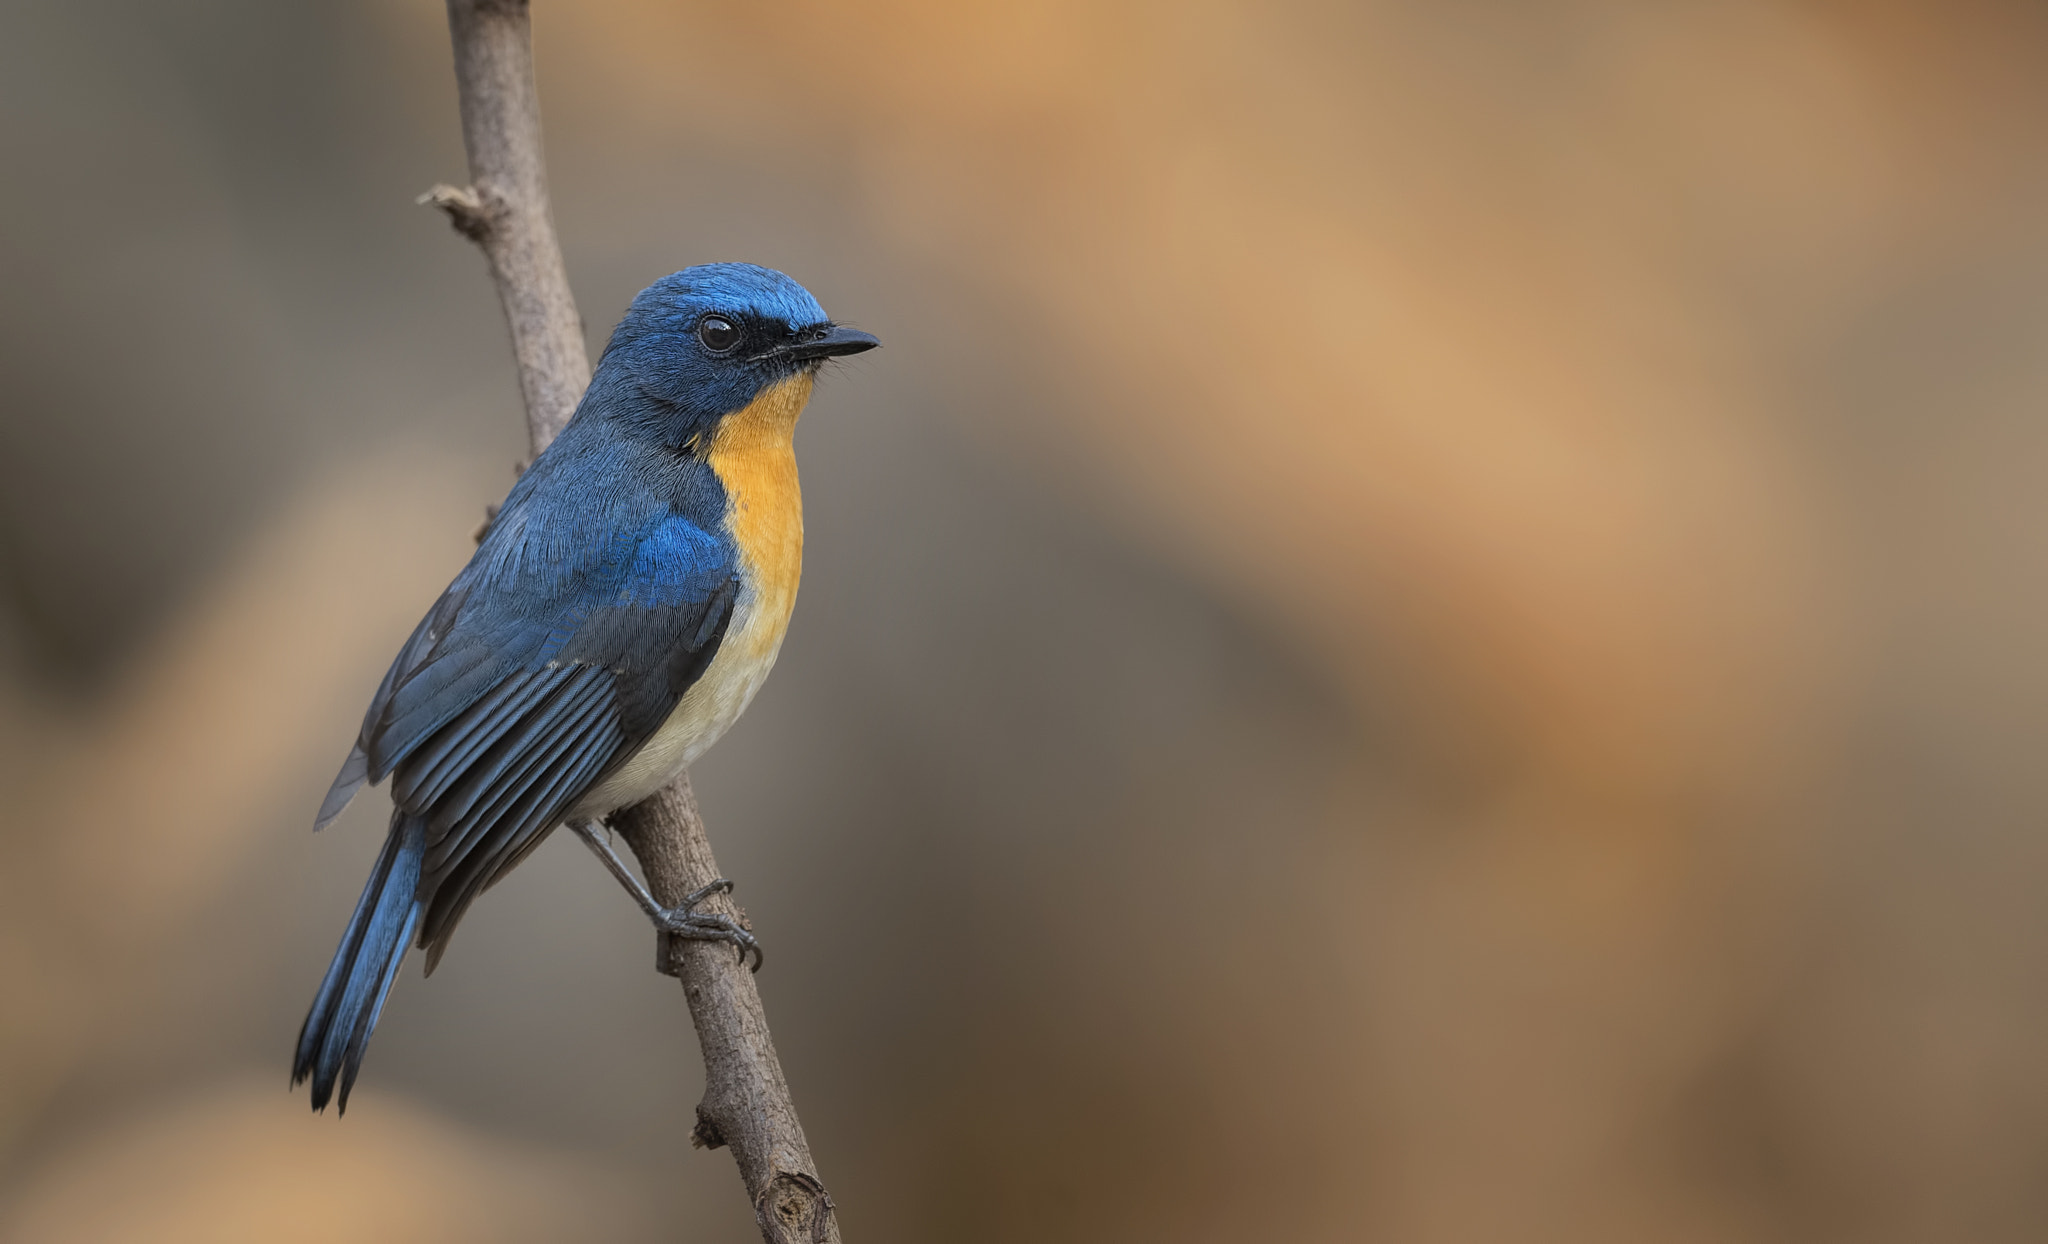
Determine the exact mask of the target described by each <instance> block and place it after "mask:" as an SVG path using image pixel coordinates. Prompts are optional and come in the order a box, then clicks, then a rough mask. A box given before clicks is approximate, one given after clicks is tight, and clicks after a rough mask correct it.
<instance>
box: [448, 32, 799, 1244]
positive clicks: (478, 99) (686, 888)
mask: <svg viewBox="0 0 2048 1244" xmlns="http://www.w3.org/2000/svg"><path fill="white" fill-rule="evenodd" d="M448 29H449V33H450V35H451V36H452V38H453V40H454V45H455V77H456V85H457V87H458V89H459V91H460V94H461V99H462V138H463V143H464V145H465V146H466V147H467V148H468V150H469V169H470V177H471V179H472V183H473V184H472V185H471V186H470V187H468V188H458V187H454V186H435V187H434V188H433V189H432V190H429V191H428V192H427V193H426V194H424V195H422V196H421V198H420V202H421V203H424V204H430V205H432V206H434V207H437V208H439V209H440V210H441V211H443V212H445V213H447V215H448V219H449V221H450V223H452V224H453V225H454V226H455V228H456V230H457V231H458V232H460V233H461V234H462V235H463V236H464V237H466V238H468V239H470V240H471V241H473V242H475V243H476V244H477V245H478V246H479V247H481V248H482V250H483V252H484V255H485V256H486V257H487V258H488V259H489V261H490V265H491V276H492V278H493V279H494V280H495V281H496V282H497V286H498V297H499V300H500V301H501V302H503V304H504V307H505V319H506V321H507V322H508V324H509V325H510V327H511V330H512V348H513V353H514V355H515V356H516V357H517V359H518V362H519V388H520V392H521V393H522V394H523V395H524V397H525V399H526V420H527V430H528V432H529V434H530V435H531V437H532V441H533V452H534V454H535V455H536V456H537V455H539V453H540V451H541V450H543V449H545V448H546V447H547V444H548V442H549V441H551V440H553V439H554V437H555V434H556V433H557V432H560V431H561V430H562V427H563V425H564V424H566V423H568V422H569V416H570V415H572V414H574V413H575V410H576V403H577V402H578V401H579V400H580V399H581V398H582V396H583V391H584V389H586V388H588V387H589V384H590V359H589V355H588V354H587V353H586V352H585V350H584V346H583V323H582V319H581V317H580V316H579V315H578V314H577V312H576V302H575V299H574V297H573V296H572V295H571V294H570V292H569V277H568V271H567V269H566V267H565V266H564V265H563V262H562V249H561V246H560V244H559V243H557V241H556V240H555V227H554V219H553V217H552V215H551V213H550V211H549V208H548V191H547V173H546V169H545V166H544V165H543V164H542V162H541V142H540V104H539V100H538V98H537V97H536V95H535V92H534V85H533V50H532V32H531V24H530V21H529V15H528V5H527V0H448ZM613 819H614V823H615V824H616V825H617V827H618V829H619V831H620V833H621V834H622V836H624V838H625V839H626V843H627V845H628V846H630V847H631V848H632V850H633V854H634V855H635V856H636V857H638V859H639V861H640V868H641V871H642V872H644V873H645V874H646V875H647V887H648V889H649V890H650V891H651V892H652V893H653V894H654V897H655V898H656V899H657V900H658V901H660V902H661V903H662V904H663V905H664V906H669V907H673V906H676V905H677V904H679V903H680V902H681V901H682V899H683V896H684V895H686V894H689V893H690V892H691V891H692V890H695V889H697V888H698V887H700V886H703V885H705V884H706V883H708V882H710V881H711V880H712V879H713V878H715V877H717V876H718V875H719V872H718V864H717V861H715V860H714V859H713V858H712V855H711V843H710V840H709V839H707V838H706V837H705V835H704V822H703V819H702V818H701V817H700V816H699V815H698V813H697V800H696V796H695V795H694V794H693V793H692V791H691V789H690V779H689V777H688V775H685V776H683V777H681V778H678V779H677V780H676V782H675V784H674V785H672V786H670V787H669V788H668V789H666V790H664V791H662V792H661V793H660V794H658V795H656V796H654V797H653V798H651V799H649V800H647V801H646V802H644V803H641V804H639V805H637V806H635V807H632V808H628V809H626V810H625V811H623V812H620V813H619V814H618V815H617V816H616V817H614V818H613ZM704 909H708V910H712V911H717V912H719V913H720V914H723V915H726V916H728V917H731V918H733V919H737V920H744V918H745V917H744V915H743V914H742V913H741V912H740V910H739V908H738V907H737V906H736V905H734V904H733V902H732V900H731V899H730V898H728V897H727V896H725V895H716V896H714V897H712V898H710V899H708V900H707V901H706V903H705V904H704ZM657 937H658V944H659V947H660V953H659V956H658V958H659V962H658V964H657V967H658V968H659V969H660V970H661V971H663V972H666V973H668V974H669V975H672V976H678V977H680V978H681V979H682V982H683V994H684V996H685V997H686V998H687V999H688V1000H689V1004H690V1018H691V1020H692V1021H693V1022H694V1023H695V1024H696V1028H697V1043H698V1045H699V1047H700V1048H701V1050H702V1052H703V1055H704V1098H703V1101H702V1102H701V1103H700V1104H699V1105H698V1107H697V1126H696V1128H695V1130H693V1132H692V1133H691V1138H692V1140H693V1142H694V1143H696V1144H697V1145H698V1146H700V1147H704V1148H713V1149H715V1148H718V1147H720V1146H722V1145H730V1146H731V1148H732V1152H733V1158H734V1160H735V1161H736V1162H737V1163H738V1164H739V1168H740V1178H741V1179H742V1180H743V1181H744V1182H745V1184H746V1188H747V1195H748V1197H749V1198H751V1199H752V1201H753V1203H754V1216H755V1219H756V1220H757V1221H758V1222H759V1223H760V1226H761V1238H762V1239H764V1240H766V1241H768V1244H838V1240H839V1224H838V1220H837V1217H836V1215H835V1214H834V1213H833V1206H832V1198H831V1196H829V1195H828V1194H827V1193H826V1191H825V1186H824V1184H822V1183H820V1182H819V1180H818V1174H817V1165H816V1164H815V1163H814V1162H813V1161H812V1160H811V1151H810V1145H809V1144H808V1142H806V1141H805V1139H804V1131H803V1125H802V1124H801V1123H800V1122H798V1120H797V1115H796V1107H795V1105H794V1104H792V1102H791V1101H790V1096H789V1085H788V1084H787V1083H786V1082H785V1081H784V1080H783V1077H782V1063H781V1061H780V1060H779V1059H777V1058H776V1056H775V1042H774V1040H773V1038H772V1037H770V1035H769V1032H768V1018H767V1014H766V1012H765V1011H763V1009H762V1007H761V994H760V991H759V990H758V989H757V988H756V987H755V983H754V976H753V973H751V972H749V971H748V970H746V968H745V967H743V966H741V962H740V960H739V957H738V956H736V955H735V954H734V952H733V949H732V947H731V946H729V945H727V944H724V943H715V942H699V941H687V940H684V939H681V938H674V937H670V936H669V935H667V934H659V935H657Z"/></svg>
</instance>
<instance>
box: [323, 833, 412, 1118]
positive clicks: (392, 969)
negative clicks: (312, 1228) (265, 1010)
mask: <svg viewBox="0 0 2048 1244" xmlns="http://www.w3.org/2000/svg"><path fill="white" fill-rule="evenodd" d="M426 831H427V827H426V823H425V822H424V821H421V820H419V819H418V818H417V817H411V816H407V815H405V814H404V813H402V812H394V813H393V814H392V817H391V835H390V836H389V837H387V838H386V839H385V840H384V851H383V853H382V854H381V855H379V856H378V857H377V867H376V868H375V869H374V870H373V871H372V872H371V873H370V883H369V884H368V885H366V886H364V887H363V897H362V900H361V901H360V902H358V903H357V904H356V914H355V915H353V916H351V917H349V922H348V932H347V933H344V934H343V935H342V938H341V948H340V949H339V950H337V951H335V952H334V962H333V963H332V964H330V965H328V968H327V977H326V979H324V980H322V981H321V982H320V993H319V994H318V996H316V997H315V998H314V999H313V1009H312V1010H311V1011H309V1012H307V1013H306V1024H305V1027H303V1028H301V1029H299V1052H298V1055H297V1057H295V1058H294V1059H293V1060H292V1083H293V1084H294V1085H296V1084H298V1083H299V1082H300V1081H301V1080H304V1079H306V1078H307V1077H308V1076H311V1077H312V1079H313V1109H315V1110H325V1109H326V1108H327V1101H328V1098H330V1097H331V1096H333V1094H334V1084H335V1081H336V1079H339V1080H340V1081H341V1109H342V1110H343V1111H344V1112H345V1111H347V1110H348V1091H349V1089H350V1088H351V1087H352V1086H353V1085H354V1084H355V1082H356V1069H357V1068H359V1067H361V1066H362V1063H363V1051H364V1050H365V1049H366V1048H368V1046H369V1044H370V1034H371V1033H372V1032H373V1031H375V1030H376V1027H377V1016H378V1015H380V1014H382V1013H383V1010H384V995H386V994H388V993H390V992H391V982H392V981H394V980H396V979H397V978H398V965H399V964H401V963H403V962H405V952H406V951H407V950H409V949H411V948H412V937H413V930H414V929H416V928H417V927H418V926H419V922H420V904H419V899H418V890H419V884H420V858H421V857H422V856H423V855H424V854H425V853H426Z"/></svg>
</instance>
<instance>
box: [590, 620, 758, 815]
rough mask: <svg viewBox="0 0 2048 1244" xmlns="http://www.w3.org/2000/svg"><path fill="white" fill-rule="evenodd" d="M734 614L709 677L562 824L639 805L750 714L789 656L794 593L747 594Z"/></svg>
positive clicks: (686, 694)
mask: <svg viewBox="0 0 2048 1244" xmlns="http://www.w3.org/2000/svg"><path fill="white" fill-rule="evenodd" d="M746 595H751V596H753V597H754V599H751V600H749V599H746V598H745V596H743V597H742V599H741V600H740V602H739V604H738V606H737V607H736V608H735V610H734V615H733V620H732V624H731V625H730V626H728V627H727V628H726V632H725V641H724V642H723V643H721V644H720V645H719V647H718V655H717V656H715V657H713V658H712V659H711V665H710V666H709V668H707V669H706V670H705V671H704V673H703V676H702V677H700V678H698V679H697V681H696V682H694V683H692V684H691V685H690V689H689V690H688V691H685V692H684V693H683V698H682V701H681V702H680V703H678V704H677V705H676V706H675V709H674V710H673V711H672V712H670V713H669V715H668V720H667V721H664V722H662V723H661V726H660V728H659V729H657V730H656V731H655V732H654V734H653V735H652V736H650V737H649V738H648V740H647V742H646V743H645V744H644V745H643V746H642V747H641V748H640V750H639V751H637V752H635V753H633V758H632V759H631V760H628V761H627V762H626V763H625V764H623V765H621V766H619V767H618V768H617V769H615V770H613V771H612V773H611V776H609V777H607V778H606V779H605V780H604V781H602V782H600V783H598V784H597V785H596V786H594V787H592V788H591V790H590V793H589V794H587V795H585V796H584V797H583V798H582V799H581V800H579V801H578V802H577V804H576V806H575V807H574V808H573V809H571V810H570V812H569V814H568V815H567V816H565V817H563V818H562V819H563V820H565V821H579V820H584V819H587V818H589V817H593V816H604V815H606V814H607V813H609V812H611V811H613V810H614V809H617V808H623V807H625V806H627V805H628V804H635V803H638V802H640V801H641V800H642V799H645V798H647V797H648V796H649V795H652V794H653V793H654V792H656V791H658V790H660V789H661V788H662V787H664V786H667V785H668V784H669V783H670V782H673V781H675V780H676V778H678V777H680V776H681V775H682V772H683V770H684V769H687V768H688V767H690V766H691V765H692V764H695V763H696V761H697V758H698V757H699V756H702V755H703V754H704V753H705V752H707V751H709V750H710V749H711V745H712V744H713V743H716V742H718V740H719V738H720V737H721V736H722V735H724V734H725V732H726V731H727V730H730V729H731V728H732V723H734V722H736V721H738V720H739V719H740V714H741V713H744V712H745V711H747V705H748V704H750V703H752V702H753V699H754V693H755V692H757V691H759V690H760V689H761V684H762V683H764V682H766V681H768V671H769V670H771V669H774V668H775V658H776V656H777V654H779V653H780V652H781V651H782V636H783V634H784V633H785V632H786V631H787V630H788V628H789V613H790V608H791V606H793V605H794V604H795V603H796V595H795V593H794V592H789V593H774V595H776V596H780V597H782V599H779V600H770V599H762V597H763V596H765V595H768V594H767V593H748V594H746Z"/></svg>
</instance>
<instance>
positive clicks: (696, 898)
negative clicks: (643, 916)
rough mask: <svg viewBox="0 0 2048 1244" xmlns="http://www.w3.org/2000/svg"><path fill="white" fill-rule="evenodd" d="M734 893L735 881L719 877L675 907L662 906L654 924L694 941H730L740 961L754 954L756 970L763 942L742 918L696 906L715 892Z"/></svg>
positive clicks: (686, 896)
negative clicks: (719, 914)
mask: <svg viewBox="0 0 2048 1244" xmlns="http://www.w3.org/2000/svg"><path fill="white" fill-rule="evenodd" d="M730 893H732V882H730V881H727V880H726V879H725V878H723V877H720V878H719V879H718V880H716V881H714V882H712V883H711V884H710V885H707V886H701V887H699V888H698V889H695V890H692V891H690V893H688V894H686V895H684V896H683V901H682V902H680V903H678V904H676V905H675V906H674V907H665V908H662V909H661V910H660V911H659V912H655V913H650V914H652V915H653V916H654V924H655V927H656V928H659V929H660V930H661V931H662V932H664V933H669V934H673V935H674V936H676V937H680V938H685V939H687V940H689V941H693V942H731V943H732V944H733V946H734V947H735V948H736V949H737V950H738V951H739V956H740V962H741V963H745V962H746V961H747V956H748V955H752V956H754V970H755V971H756V972H758V971H760V970H761V961H762V959H763V955H762V953H761V943H760V941H759V940H757V939H756V938H755V937H754V935H753V934H752V933H751V932H749V931H748V930H747V928H746V927H745V926H744V925H742V924H741V923H740V922H739V921H737V920H733V919H731V918H729V917H726V916H716V915H711V914H709V913H705V912H699V911H697V910H696V907H697V904H699V903H701V902H703V901H704V900H705V899H707V898H710V897H711V896H712V895H714V894H730Z"/></svg>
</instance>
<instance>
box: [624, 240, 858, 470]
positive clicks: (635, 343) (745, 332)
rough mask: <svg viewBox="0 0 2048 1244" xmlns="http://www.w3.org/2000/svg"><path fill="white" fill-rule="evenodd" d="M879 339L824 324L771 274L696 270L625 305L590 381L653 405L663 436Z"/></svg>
mask: <svg viewBox="0 0 2048 1244" xmlns="http://www.w3.org/2000/svg"><path fill="white" fill-rule="evenodd" d="M880 344H881V342H879V341H877V340H875V338H873V337H872V336H869V335H868V334H867V333H864V332H860V331H859V330H857V329H851V328H843V327H841V326H839V325H837V324H834V323H833V322H832V321H831V320H830V319H828V318H826V315H825V309H824V308H823V307H821V306H819V305H818V300H817V299H816V298H813V297H811V293H810V291H809V290H807V289H805V288H804V287H803V286H801V285H799V284H797V283H796V282H795V281H793V280H791V279H790V278H789V277H787V276H784V275H783V274H782V273H780V272H777V271H775V270H774V269H773V268H763V267H759V266H757V265H755V264H747V263H714V264H700V265H699V266H697V267H694V268H685V269H683V270H682V271H681V272H678V273H675V274H674V275H672V276H665V277H663V278H662V279H660V280H659V281H656V282H655V283H654V284H652V285H650V286H648V287H647V288H646V289H643V290H641V291H640V294H639V296H638V297H636V298H634V299H633V305H632V306H631V307H629V308H627V310H626V315H625V318H624V319H622V320H620V321H619V326H618V327H617V328H616V329H614V330H612V337H611V342H610V344H608V345H606V346H605V350H604V356H603V357H602V358H601V359H599V361H598V369H597V370H598V377H597V379H598V385H594V386H593V391H595V389H596V388H597V387H599V386H603V387H607V388H612V389H613V391H614V392H618V391H619V388H624V389H625V390H626V391H627V392H629V393H631V394H633V395H636V396H640V397H644V398H647V399H652V403H651V404H652V405H653V406H654V407H656V408H658V409H656V410H653V411H648V412H646V413H647V414H648V415H650V416H652V417H655V418H658V419H659V420H660V421H661V422H662V423H663V424H664V425H665V426H664V428H663V431H664V432H666V433H668V434H670V435H675V434H681V435H688V434H690V433H693V432H697V431H709V430H711V429H714V428H715V427H716V426H717V423H718V421H719V420H720V419H722V418H723V417H725V416H726V415H728V414H731V413H732V412H734V411H737V410H741V409H744V408H745V407H746V406H747V405H748V404H749V403H751V402H752V401H753V400H754V399H755V398H756V397H758V396H760V395H761V393H762V391H763V390H765V389H767V388H768V387H769V386H771V385H774V384H777V383H779V382H782V381H785V380H789V379H792V378H794V377H797V376H799V375H805V374H808V373H812V372H816V371H817V370H818V368H819V367H821V366H823V365H824V363H825V360H827V359H830V358H835V357H838V356H840V355H845V354H858V353H860V352H861V351H863V350H872V349H874V348H875V347H876V346H878V345H880Z"/></svg>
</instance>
